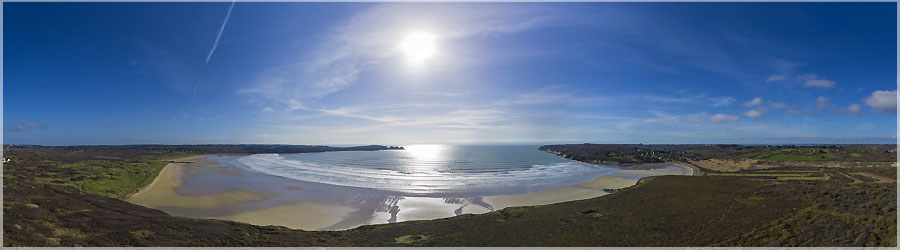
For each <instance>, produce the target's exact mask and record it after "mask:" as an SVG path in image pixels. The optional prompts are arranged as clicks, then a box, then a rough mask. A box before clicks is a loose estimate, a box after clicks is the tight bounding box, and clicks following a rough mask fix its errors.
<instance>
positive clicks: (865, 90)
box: [2, 2, 900, 145]
mask: <svg viewBox="0 0 900 250" xmlns="http://www.w3.org/2000/svg"><path fill="white" fill-rule="evenodd" d="M897 23H898V21H897V5H896V3H890V2H886V3H450V4H448V3H251V2H237V3H233V2H218V3H4V4H3V37H4V39H3V73H4V75H3V121H2V122H3V143H5V144H41V145H87V144H220V143H227V144H232V143H249V144H270V143H271V144H319V145H364V144H381V145H409V144H423V143H449V144H544V143H583V142H591V143H676V144H678V143H741V144H768V143H772V144H778V143H893V142H896V136H897V114H896V113H897V81H898V79H900V77H898V74H897Z"/></svg>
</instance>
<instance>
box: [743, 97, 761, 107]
mask: <svg viewBox="0 0 900 250" xmlns="http://www.w3.org/2000/svg"><path fill="white" fill-rule="evenodd" d="M760 104H762V97H757V98H753V100H750V101H749V102H745V103H744V106H746V107H753V106H759V105H760Z"/></svg>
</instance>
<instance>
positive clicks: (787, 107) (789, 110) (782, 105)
mask: <svg viewBox="0 0 900 250" xmlns="http://www.w3.org/2000/svg"><path fill="white" fill-rule="evenodd" d="M769 106H771V107H772V108H775V109H784V110H785V112H787V113H788V114H791V115H804V114H805V113H804V112H803V111H802V110H798V109H795V108H794V107H793V105H789V104H787V103H783V102H773V101H769Z"/></svg>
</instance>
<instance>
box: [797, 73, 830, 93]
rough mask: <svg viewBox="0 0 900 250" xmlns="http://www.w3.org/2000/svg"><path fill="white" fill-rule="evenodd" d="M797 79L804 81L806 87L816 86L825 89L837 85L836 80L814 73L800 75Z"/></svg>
mask: <svg viewBox="0 0 900 250" xmlns="http://www.w3.org/2000/svg"><path fill="white" fill-rule="evenodd" d="M797 81H800V82H803V86H804V87H816V88H823V89H828V88H833V87H834V86H835V85H836V83H835V82H834V81H832V80H828V79H825V78H823V77H821V76H819V75H816V74H814V73H809V74H805V75H802V76H798V77H797Z"/></svg>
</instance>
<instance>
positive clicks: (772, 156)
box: [738, 148, 861, 161]
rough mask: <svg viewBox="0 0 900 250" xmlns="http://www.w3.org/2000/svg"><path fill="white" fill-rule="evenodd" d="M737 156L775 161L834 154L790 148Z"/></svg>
mask: <svg viewBox="0 0 900 250" xmlns="http://www.w3.org/2000/svg"><path fill="white" fill-rule="evenodd" d="M857 155H859V154H857ZM860 156H861V155H860ZM738 157H740V158H751V159H759V160H776V161H815V160H826V159H834V158H835V156H834V154H832V153H828V152H824V153H823V152H820V151H815V150H808V149H805V150H804V149H790V148H787V149H780V150H775V151H764V152H752V153H745V154H741V155H738Z"/></svg>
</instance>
